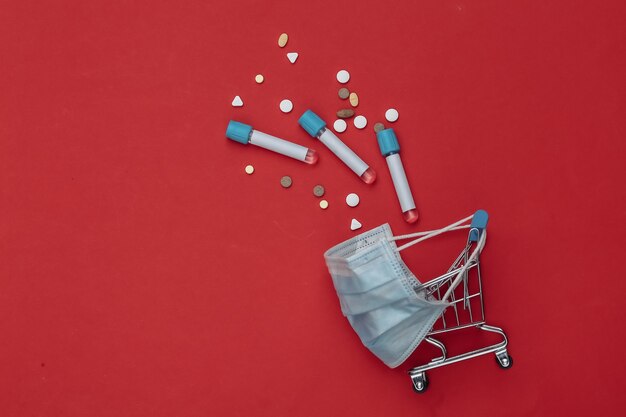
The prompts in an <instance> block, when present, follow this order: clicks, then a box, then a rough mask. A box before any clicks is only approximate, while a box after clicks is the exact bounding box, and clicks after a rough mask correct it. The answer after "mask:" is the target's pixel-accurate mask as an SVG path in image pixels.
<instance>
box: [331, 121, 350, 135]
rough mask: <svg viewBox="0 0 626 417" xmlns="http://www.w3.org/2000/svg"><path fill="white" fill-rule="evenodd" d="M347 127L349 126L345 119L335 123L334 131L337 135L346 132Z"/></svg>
mask: <svg viewBox="0 0 626 417" xmlns="http://www.w3.org/2000/svg"><path fill="white" fill-rule="evenodd" d="M347 127H348V124H347V123H346V121H345V120H343V119H337V120H335V123H333V129H335V132H337V133H343V132H345V131H346V128H347Z"/></svg>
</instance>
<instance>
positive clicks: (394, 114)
mask: <svg viewBox="0 0 626 417" xmlns="http://www.w3.org/2000/svg"><path fill="white" fill-rule="evenodd" d="M399 116H400V115H399V114H398V110H396V109H389V110H387V111H386V112H385V119H387V121H388V122H391V123H393V122H395V121H396V120H398V117H399Z"/></svg>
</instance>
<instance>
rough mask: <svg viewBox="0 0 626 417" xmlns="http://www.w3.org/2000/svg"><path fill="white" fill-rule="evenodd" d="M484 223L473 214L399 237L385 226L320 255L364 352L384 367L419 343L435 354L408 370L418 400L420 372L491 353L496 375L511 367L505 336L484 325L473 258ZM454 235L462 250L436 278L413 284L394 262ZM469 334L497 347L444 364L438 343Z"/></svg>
mask: <svg viewBox="0 0 626 417" xmlns="http://www.w3.org/2000/svg"><path fill="white" fill-rule="evenodd" d="M470 221H471V223H470ZM487 221H488V215H487V213H486V212H485V211H484V210H478V211H477V212H476V213H474V215H472V216H469V217H467V218H465V219H462V220H459V221H458V222H456V223H453V224H451V225H449V226H446V227H444V228H442V229H437V230H431V231H426V232H419V233H412V234H408V235H401V236H393V234H392V232H391V228H390V227H389V225H388V224H384V225H382V226H379V227H377V228H375V229H372V230H370V231H368V232H365V233H362V234H360V235H358V236H356V237H354V238H352V239H350V240H347V241H345V242H343V243H341V244H339V245H337V246H335V247H333V248H331V249H329V250H328V251H327V252H326V253H325V254H324V258H325V260H326V264H327V266H328V269H329V272H330V274H331V276H332V279H333V284H334V286H335V290H336V292H337V295H338V297H339V301H340V305H341V310H342V312H343V314H344V315H345V316H346V317H347V319H348V321H349V322H350V324H351V326H352V328H353V329H354V330H355V332H356V333H357V334H358V335H359V337H360V339H361V341H362V342H363V344H364V345H365V346H366V347H367V348H368V349H369V350H370V351H371V352H372V353H374V354H375V355H376V356H377V357H378V358H379V359H380V360H382V361H383V362H384V363H385V364H386V365H387V366H389V367H391V368H395V367H397V366H399V365H400V364H402V363H403V362H404V361H406V359H407V358H408V357H409V356H410V355H411V354H412V353H413V351H414V350H415V349H416V348H417V346H418V345H419V344H420V343H421V342H422V341H424V340H425V341H426V342H428V343H429V344H431V345H433V346H435V347H437V348H438V349H439V350H440V351H441V355H440V356H438V357H435V358H434V359H432V360H430V362H428V363H426V364H424V365H420V366H417V367H414V368H412V369H410V370H409V376H410V377H411V380H412V383H413V389H414V390H415V391H416V392H418V393H421V392H424V391H425V390H426V388H427V387H428V379H427V378H426V371H428V370H430V369H434V368H438V367H441V366H445V365H449V364H452V363H455V362H460V361H463V360H466V359H471V358H475V357H478V356H481V355H485V354H490V353H493V354H495V357H496V361H497V363H498V364H499V365H500V367H502V368H504V369H507V368H510V367H511V366H512V365H513V361H512V358H511V356H510V355H509V354H508V352H507V344H508V340H507V337H506V334H505V333H504V331H503V330H502V329H501V328H499V327H495V326H490V325H488V324H487V323H486V321H485V309H484V303H483V294H482V282H481V270H480V254H481V252H482V250H483V248H484V246H485V242H486V240H487V231H486V228H487ZM467 223H470V224H467ZM461 230H465V231H467V233H468V236H467V242H466V245H465V247H464V248H463V250H462V251H461V253H460V254H459V256H458V257H457V258H456V259H455V260H454V262H452V265H451V266H450V267H449V268H448V270H447V271H446V272H445V273H444V274H442V275H441V276H439V277H437V278H434V279H432V280H430V281H427V282H424V283H422V282H420V281H419V280H418V279H417V278H416V276H415V275H414V274H413V273H412V272H411V271H410V270H409V268H408V267H407V266H406V264H405V263H404V262H403V260H402V258H401V257H400V252H401V251H402V250H404V249H406V248H409V247H411V246H413V245H415V244H417V243H420V242H423V241H424V240H426V239H430V238H432V237H435V236H439V235H442V234H444V233H448V232H453V231H461ZM405 239H413V240H411V241H409V242H407V243H405V244H403V245H401V246H397V244H396V242H397V241H400V240H405ZM469 328H476V329H480V330H483V331H486V332H492V333H497V334H498V335H500V336H501V338H502V340H501V341H500V342H499V343H497V344H494V345H489V346H485V347H482V348H480V349H477V350H472V351H468V352H465V353H462V354H458V355H455V356H448V354H447V351H446V347H445V345H444V344H443V343H442V342H441V341H439V340H438V339H437V337H439V335H441V334H444V333H447V332H454V331H461V330H464V329H469Z"/></svg>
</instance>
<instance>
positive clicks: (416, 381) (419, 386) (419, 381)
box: [411, 372, 428, 394]
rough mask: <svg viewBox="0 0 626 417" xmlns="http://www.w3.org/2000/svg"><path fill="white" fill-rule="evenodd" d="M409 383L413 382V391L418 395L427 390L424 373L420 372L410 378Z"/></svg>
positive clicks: (426, 379)
mask: <svg viewBox="0 0 626 417" xmlns="http://www.w3.org/2000/svg"><path fill="white" fill-rule="evenodd" d="M411 382H413V391H415V392H416V393H418V394H423V393H424V392H425V391H426V389H427V388H428V378H426V372H421V373H419V374H417V375H415V376H413V375H412V376H411Z"/></svg>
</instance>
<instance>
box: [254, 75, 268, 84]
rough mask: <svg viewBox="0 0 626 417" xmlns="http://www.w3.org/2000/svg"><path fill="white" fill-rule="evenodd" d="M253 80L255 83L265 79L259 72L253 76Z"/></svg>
mask: <svg viewBox="0 0 626 417" xmlns="http://www.w3.org/2000/svg"><path fill="white" fill-rule="evenodd" d="M254 81H256V83H257V84H261V83H262V82H263V81H265V77H263V75H261V74H257V75H256V77H254Z"/></svg>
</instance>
